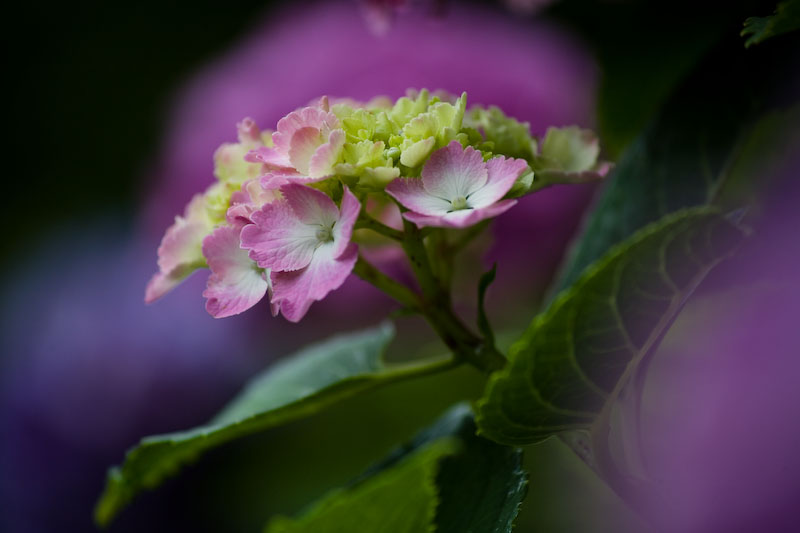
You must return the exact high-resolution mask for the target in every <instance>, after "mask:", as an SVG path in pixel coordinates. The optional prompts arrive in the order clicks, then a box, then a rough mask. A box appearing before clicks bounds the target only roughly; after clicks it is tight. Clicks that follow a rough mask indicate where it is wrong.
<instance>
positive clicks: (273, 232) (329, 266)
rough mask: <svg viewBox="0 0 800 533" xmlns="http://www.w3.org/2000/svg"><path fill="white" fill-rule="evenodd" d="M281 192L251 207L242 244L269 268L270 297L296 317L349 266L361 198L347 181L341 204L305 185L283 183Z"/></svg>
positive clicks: (347, 271)
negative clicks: (274, 198) (255, 208)
mask: <svg viewBox="0 0 800 533" xmlns="http://www.w3.org/2000/svg"><path fill="white" fill-rule="evenodd" d="M280 192H281V194H282V196H283V198H282V199H281V200H278V201H275V202H272V203H270V204H266V205H265V206H264V207H263V208H262V209H261V210H260V211H257V212H255V213H253V215H252V220H253V224H250V225H247V226H245V227H244V228H243V229H242V232H241V246H242V248H245V249H246V250H248V251H249V256H250V258H251V259H253V260H255V261H256V263H257V264H258V266H259V267H261V268H264V269H270V270H271V277H272V283H273V291H274V292H273V295H272V303H273V304H275V305H277V306H278V307H279V308H280V312H281V314H283V316H284V317H286V319H288V320H290V321H292V322H298V321H299V320H300V319H301V318H303V316H304V315H305V314H306V312H307V311H308V309H309V307H310V306H311V304H312V303H313V302H315V301H317V300H321V299H322V298H324V297H325V296H326V295H327V294H328V293H329V292H330V291H332V290H334V289H337V288H339V287H340V286H341V285H342V283H344V281H345V279H347V277H348V276H349V275H350V272H352V270H353V267H354V266H355V263H356V259H357V258H358V247H357V246H356V245H355V244H353V243H351V242H350V239H351V236H352V233H353V226H354V225H355V222H356V219H357V218H358V214H359V212H360V210H361V204H360V203H359V201H358V199H357V198H356V197H355V195H354V194H353V193H352V192H350V190H349V189H348V188H347V187H344V194H343V196H342V202H341V208H337V207H336V204H335V203H334V202H333V200H331V198H330V197H329V196H328V195H326V194H325V193H323V192H322V191H319V190H317V189H313V188H311V187H308V186H305V185H300V184H296V183H289V184H285V185H283V186H282V187H281V188H280Z"/></svg>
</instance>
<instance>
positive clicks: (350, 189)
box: [145, 90, 609, 322]
mask: <svg viewBox="0 0 800 533" xmlns="http://www.w3.org/2000/svg"><path fill="white" fill-rule="evenodd" d="M238 137H239V139H238V141H239V142H238V143H231V144H224V145H223V146H221V147H220V148H219V149H218V150H217V152H216V154H215V155H214V163H215V175H216V177H217V181H216V182H215V183H214V184H213V185H211V186H210V187H209V188H208V189H207V190H206V191H205V192H204V193H203V194H198V195H196V196H195V197H194V198H193V199H192V200H191V201H190V202H189V204H188V206H187V207H186V210H185V212H184V214H183V216H178V217H176V219H175V223H174V224H173V225H172V226H171V227H170V228H169V229H168V230H167V232H166V234H165V235H164V238H163V240H162V242H161V246H160V247H159V249H158V266H159V271H158V272H157V273H156V274H155V275H154V276H153V278H152V279H151V281H150V283H149V284H148V286H147V290H146V294H145V300H146V301H147V302H151V301H153V300H155V299H157V298H159V297H160V296H162V295H163V294H165V293H166V292H168V291H169V290H170V289H172V288H173V287H174V286H176V285H177V284H178V283H180V282H181V281H182V280H183V279H185V278H186V277H187V276H189V275H190V274H191V273H192V272H194V271H195V270H197V269H201V268H208V269H210V270H211V275H210V276H209V278H208V285H207V288H206V290H205V292H204V293H203V295H204V296H205V297H206V299H207V303H206V309H207V310H208V312H209V313H210V314H211V315H213V316H214V317H226V316H231V315H235V314H238V313H241V312H242V311H245V310H246V309H249V308H250V307H252V306H253V305H255V304H256V303H258V302H259V301H261V300H262V299H263V298H264V297H265V296H268V298H269V301H270V305H271V308H272V312H273V314H274V315H277V314H278V313H281V314H282V315H283V316H284V317H285V318H287V319H288V320H290V321H293V322H296V321H299V320H300V319H301V318H302V317H303V316H304V315H305V314H306V312H307V311H308V309H309V307H310V306H311V304H312V303H313V302H315V301H317V300H321V299H323V298H324V297H325V296H326V295H327V294H328V293H329V292H330V291H332V290H335V289H337V288H338V287H340V286H341V285H342V284H343V283H344V281H345V280H346V279H347V277H348V276H349V275H350V274H351V272H352V271H353V269H354V267H355V265H356V263H357V261H358V258H359V249H358V245H357V244H356V242H354V241H355V240H356V239H355V234H354V229H355V228H357V227H363V228H366V229H367V230H369V229H372V230H375V231H377V232H379V233H382V234H384V235H388V236H390V237H392V238H395V239H397V240H400V241H402V240H403V238H404V232H403V231H401V230H399V229H396V228H391V227H390V226H388V225H387V224H386V223H384V222H386V221H381V220H376V219H375V218H374V217H373V216H372V215H371V214H369V213H368V210H367V209H366V206H367V205H368V201H372V200H375V201H377V202H378V203H382V204H385V203H386V202H387V201H395V202H396V203H397V206H398V207H399V208H400V211H401V212H402V216H403V218H404V219H405V221H406V222H405V224H411V225H412V227H416V228H430V229H429V230H427V231H443V230H438V229H436V228H455V229H456V230H458V229H463V228H467V227H469V226H472V225H474V224H476V223H478V222H480V221H482V220H486V219H488V218H491V217H495V216H497V215H499V214H501V213H503V212H505V211H507V210H508V209H510V208H511V207H513V206H514V205H515V204H516V202H517V200H516V199H515V198H516V197H518V196H521V195H523V194H527V193H530V192H533V191H536V190H539V189H541V188H542V187H544V186H547V185H551V184H554V183H574V182H581V181H587V180H594V179H598V178H600V177H602V176H603V175H605V173H606V172H607V171H608V170H609V165H608V164H607V163H602V162H601V163H598V160H597V158H598V153H599V147H598V143H597V139H596V138H595V136H594V135H593V134H592V133H591V132H590V131H587V130H581V129H579V128H576V127H567V128H550V129H549V130H548V131H547V132H546V135H545V136H544V138H543V139H542V140H541V141H540V140H538V139H536V138H535V137H533V136H532V135H531V134H530V131H529V128H528V125H527V124H526V123H521V122H518V121H516V120H514V119H512V118H510V117H507V116H505V115H504V114H503V113H502V111H500V110H499V109H497V108H494V107H492V108H488V109H486V108H483V107H474V108H472V109H470V110H469V112H467V111H466V94H463V95H461V96H460V97H458V98H456V97H453V96H451V95H448V94H443V93H442V94H440V93H435V94H431V93H429V92H428V91H425V90H423V91H419V92H409V94H408V96H406V97H403V98H400V99H398V100H397V101H396V102H394V103H392V102H391V101H389V100H388V99H385V98H377V99H374V100H372V101H370V102H366V103H364V102H356V101H352V100H347V99H341V100H336V101H332V100H329V99H328V98H326V97H323V98H321V99H320V100H319V101H317V102H314V103H313V104H312V105H309V106H307V107H304V108H302V109H299V110H296V111H293V112H291V113H289V114H288V115H286V116H285V117H284V118H282V119H281V120H280V121H279V122H278V124H277V128H276V130H275V131H264V132H262V131H260V130H259V128H258V127H257V126H256V124H255V122H254V121H252V120H250V119H245V120H243V121H242V122H241V123H239V124H238ZM373 203H374V202H373ZM385 212H386V211H385V210H384V213H385Z"/></svg>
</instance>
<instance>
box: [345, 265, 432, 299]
mask: <svg viewBox="0 0 800 533" xmlns="http://www.w3.org/2000/svg"><path fill="white" fill-rule="evenodd" d="M353 273H354V274H355V275H356V276H358V277H359V278H361V279H363V280H364V281H366V282H367V283H370V284H372V285H373V286H375V287H377V288H378V289H380V290H381V291H383V292H384V293H386V294H387V295H389V296H390V297H392V298H394V299H395V300H396V301H398V302H399V303H401V304H402V305H403V306H404V307H406V308H408V309H413V310H417V311H419V310H420V309H421V307H422V305H421V301H420V298H419V296H418V295H417V294H415V293H414V291H412V290H411V289H409V288H408V287H406V286H405V285H403V284H402V283H400V282H397V281H395V280H393V279H392V278H390V277H389V276H387V275H386V274H384V273H383V272H381V271H380V270H378V269H377V268H375V266H374V265H372V264H371V263H369V262H368V261H367V260H366V259H364V258H363V257H361V256H359V258H358V260H357V261H356V265H355V267H353Z"/></svg>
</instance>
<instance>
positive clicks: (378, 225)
mask: <svg viewBox="0 0 800 533" xmlns="http://www.w3.org/2000/svg"><path fill="white" fill-rule="evenodd" d="M355 229H368V230H372V231H374V232H375V233H379V234H381V235H383V236H384V237H389V238H390V239H394V240H396V241H402V240H403V232H402V231H398V230H396V229H394V228H390V227H389V226H387V225H386V224H384V223H383V222H378V221H377V220H375V219H374V218H372V217H371V216H369V215H367V214H363V215H361V217H360V218H359V219H358V221H356V225H355Z"/></svg>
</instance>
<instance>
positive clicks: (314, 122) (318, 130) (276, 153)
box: [247, 97, 345, 187]
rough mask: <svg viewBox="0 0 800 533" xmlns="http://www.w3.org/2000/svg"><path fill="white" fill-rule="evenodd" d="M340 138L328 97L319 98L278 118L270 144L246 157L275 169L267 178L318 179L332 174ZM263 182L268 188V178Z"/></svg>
mask: <svg viewBox="0 0 800 533" xmlns="http://www.w3.org/2000/svg"><path fill="white" fill-rule="evenodd" d="M344 141H345V132H344V130H342V128H341V124H340V123H339V119H338V118H337V117H336V115H335V114H333V113H331V112H330V110H329V105H328V99H327V98H325V97H323V98H321V99H320V101H319V103H318V104H317V105H314V106H309V107H304V108H303V109H300V110H299V111H294V112H292V113H289V114H288V115H286V116H285V117H283V118H282V119H281V120H279V121H278V129H277V131H276V132H274V133H273V134H272V144H273V146H263V147H260V148H258V149H256V150H254V151H252V152H251V153H250V154H248V156H247V160H248V161H252V162H262V163H264V164H265V165H267V167H268V168H270V169H271V170H274V171H276V172H274V173H271V174H267V176H266V177H267V179H268V180H269V178H277V179H278V180H281V181H283V182H286V181H287V180H288V181H305V182H310V181H318V180H320V179H324V178H326V177H328V176H330V175H332V174H333V167H334V165H335V164H336V163H337V162H338V161H339V156H340V155H341V153H342V147H343V146H344ZM272 183H274V182H272ZM265 185H266V186H267V187H269V186H270V181H267V182H266V183H265Z"/></svg>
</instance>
